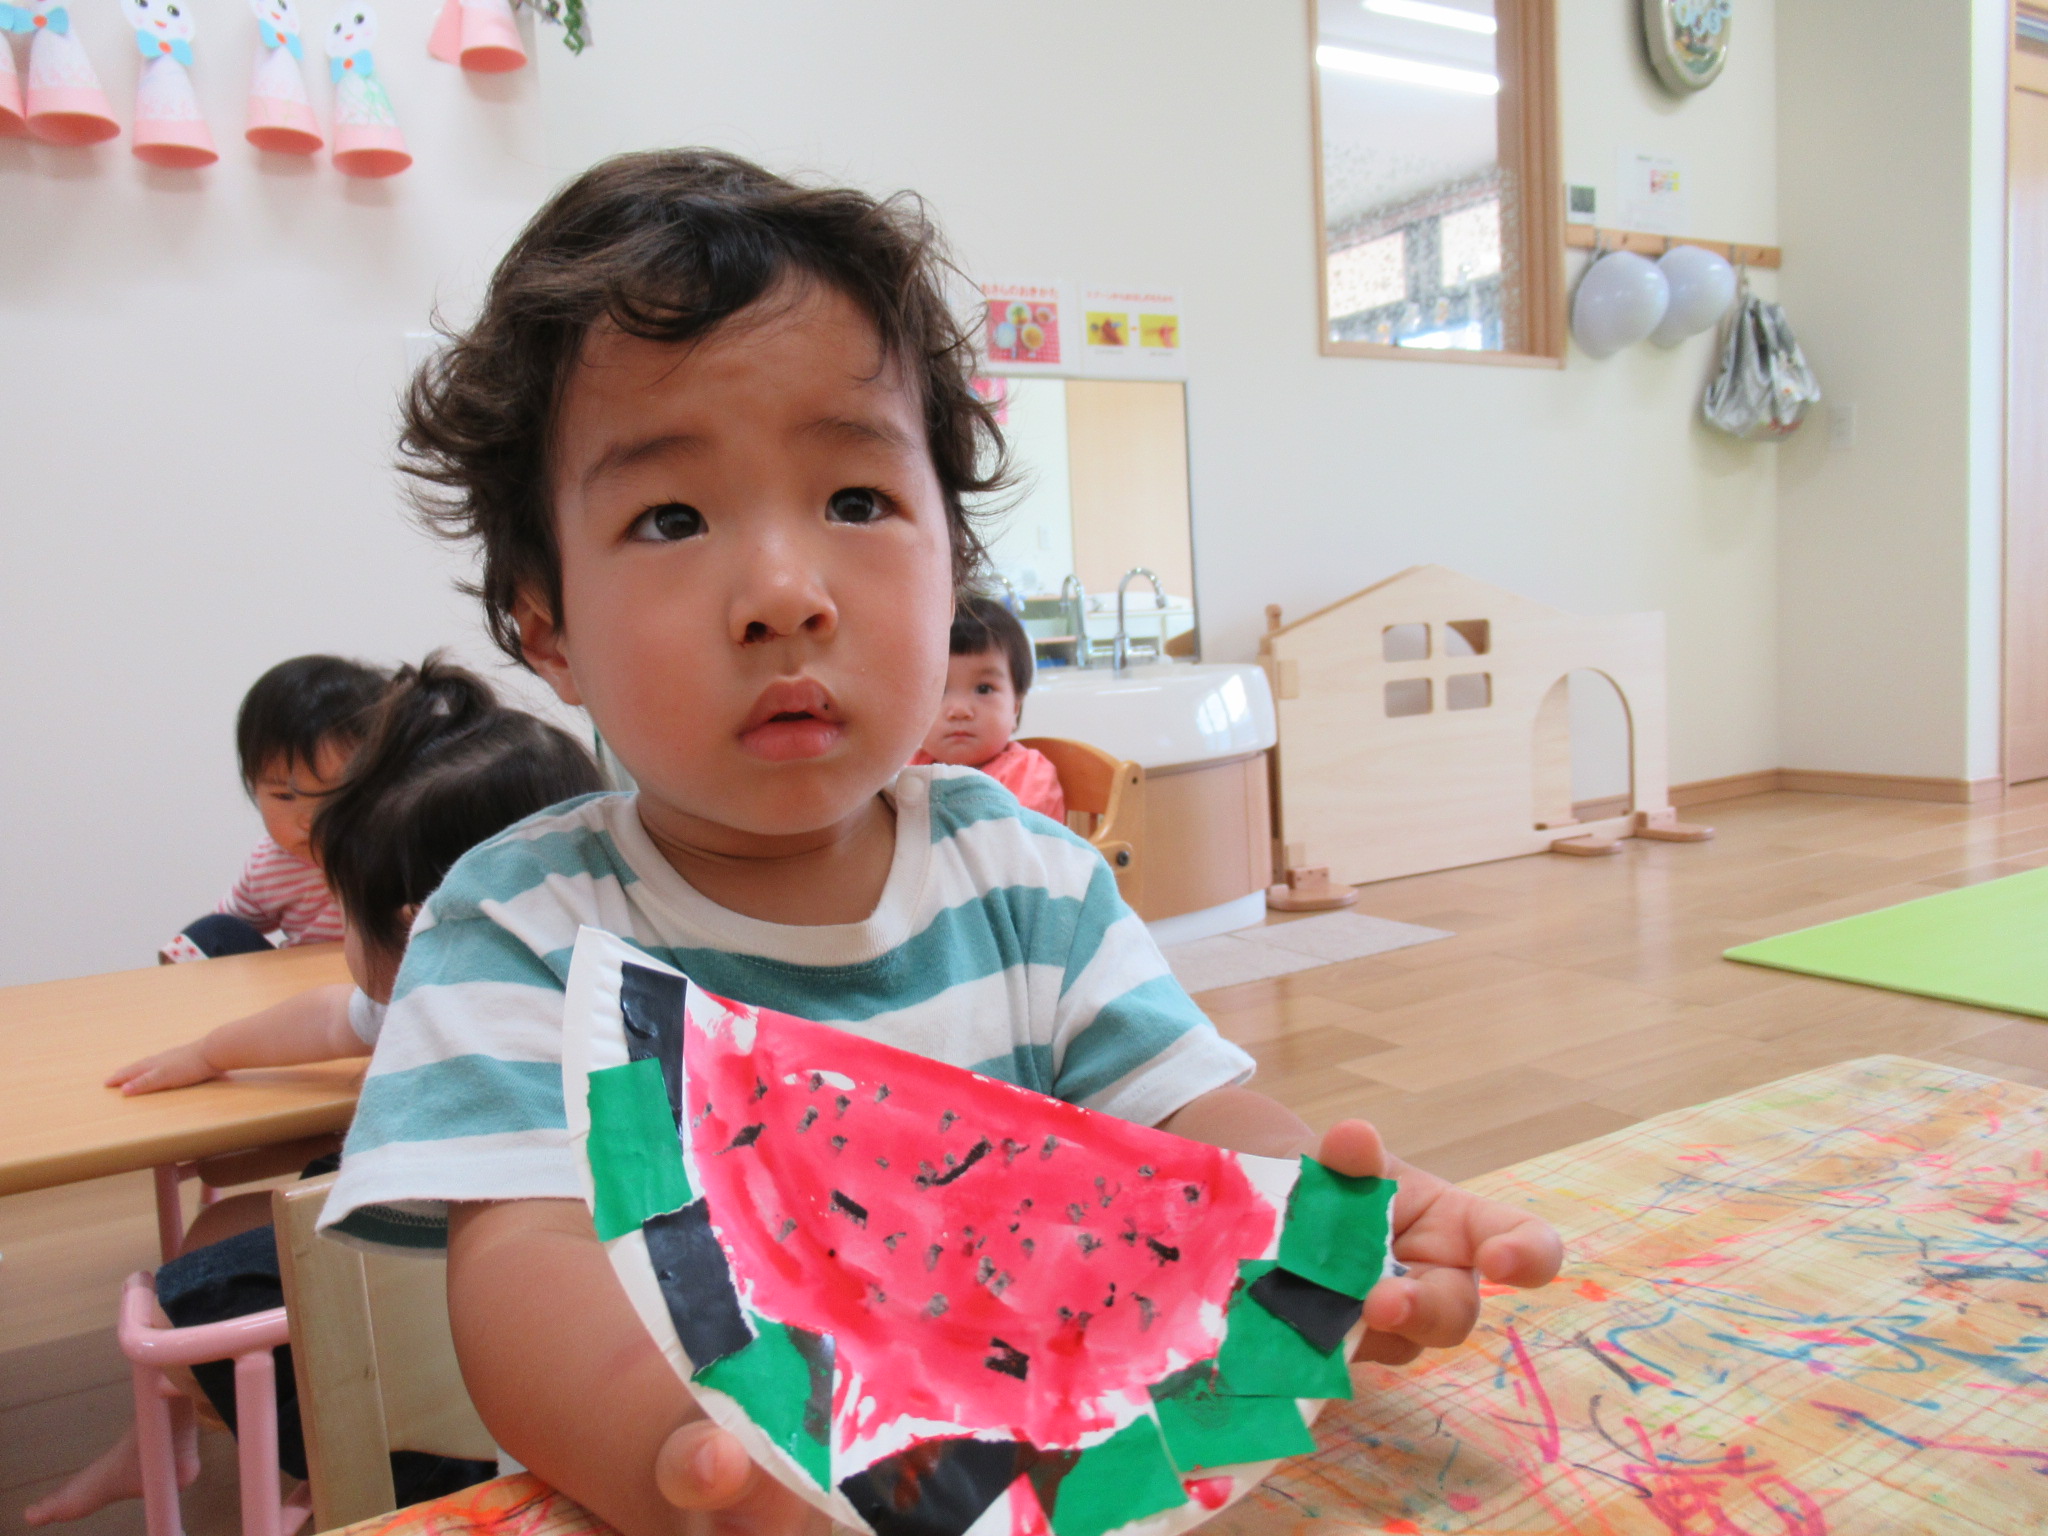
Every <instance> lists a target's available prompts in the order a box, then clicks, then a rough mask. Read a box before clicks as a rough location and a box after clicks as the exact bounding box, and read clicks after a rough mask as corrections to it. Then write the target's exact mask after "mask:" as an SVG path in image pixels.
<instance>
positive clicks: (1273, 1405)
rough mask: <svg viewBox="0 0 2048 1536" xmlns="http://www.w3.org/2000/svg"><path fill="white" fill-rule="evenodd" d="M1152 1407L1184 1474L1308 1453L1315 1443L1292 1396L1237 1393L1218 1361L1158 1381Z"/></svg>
mask: <svg viewBox="0 0 2048 1536" xmlns="http://www.w3.org/2000/svg"><path fill="white" fill-rule="evenodd" d="M1152 1406H1153V1409H1154V1411H1155V1412H1157V1413H1158V1415H1159V1428H1160V1430H1161V1432H1162V1433H1163V1434H1164V1435H1165V1436H1166V1449H1167V1450H1168V1451H1169V1452H1170V1453H1171V1454H1172V1456H1173V1460H1174V1464H1175V1465H1176V1466H1178V1467H1179V1468H1180V1469H1181V1471H1182V1472H1184V1473H1193V1472H1200V1471H1203V1470H1205V1469H1206V1468H1209V1467H1235V1466H1240V1465H1242V1464H1244V1463H1246V1462H1251V1461H1273V1460H1277V1459H1278V1458H1280V1457H1282V1456H1305V1455H1307V1454H1308V1453H1309V1452H1310V1451H1313V1450H1314V1449H1315V1448H1316V1442H1315V1437H1314V1436H1312V1435H1310V1434H1309V1432H1308V1425H1306V1424H1304V1423H1303V1422H1302V1418H1301V1410H1300V1409H1299V1408H1297V1407H1296V1406H1295V1404H1294V1399H1293V1398H1291V1397H1235V1396H1232V1395H1231V1393H1230V1392H1229V1390H1228V1389H1227V1387H1226V1386H1225V1384H1224V1383H1223V1381H1222V1380H1220V1379H1219V1377H1218V1375H1217V1371H1216V1362H1215V1361H1213V1360H1205V1361H1203V1362H1202V1363H1201V1364H1200V1365H1191V1366H1189V1367H1188V1368H1187V1369H1186V1370H1184V1371H1178V1372H1176V1373H1174V1374H1173V1375H1171V1376H1169V1377H1167V1378H1166V1379H1165V1380H1164V1381H1161V1382H1157V1383H1155V1384H1154V1385H1153V1387H1152Z"/></svg>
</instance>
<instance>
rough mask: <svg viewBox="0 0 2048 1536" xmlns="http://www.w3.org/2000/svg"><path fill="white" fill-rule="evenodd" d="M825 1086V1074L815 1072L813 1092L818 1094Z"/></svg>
mask: <svg viewBox="0 0 2048 1536" xmlns="http://www.w3.org/2000/svg"><path fill="white" fill-rule="evenodd" d="M824 1086H825V1074H824V1073H822V1072H813V1073H812V1074H811V1092H813V1093H816V1092H817V1091H818V1090H819V1089H820V1088H822V1087H824Z"/></svg>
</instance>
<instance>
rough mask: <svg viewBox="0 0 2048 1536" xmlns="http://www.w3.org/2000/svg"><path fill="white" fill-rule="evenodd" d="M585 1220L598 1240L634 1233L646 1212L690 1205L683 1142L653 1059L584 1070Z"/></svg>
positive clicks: (666, 1089) (659, 1068)
mask: <svg viewBox="0 0 2048 1536" xmlns="http://www.w3.org/2000/svg"><path fill="white" fill-rule="evenodd" d="M589 1102H590V1144H589V1154H590V1182H591V1183H592V1184H593V1185H595V1186H596V1189H597V1207H596V1209H595V1211H593V1212H592V1218H593V1220H594V1221H595V1222H596V1224H597V1235H598V1239H599V1240H600V1241H601V1242H610V1241H611V1240H612V1239H613V1238H615V1237H624V1236H625V1235H626V1234H627V1233H628V1232H638V1231H639V1230H640V1223H641V1222H643V1221H645V1220H646V1219H647V1218H648V1217H650V1216H660V1215H662V1214H664V1213H665V1212H668V1211H678V1210H681V1209H682V1208H683V1207H684V1206H686V1205H688V1204H689V1203H690V1177H689V1175H688V1174H686V1173H685V1172H683V1144H682V1142H681V1141H680V1140H678V1139H677V1136H676V1121H675V1116H674V1115H672V1114H670V1113H669V1107H668V1087H667V1085H666V1084H665V1083H663V1082H662V1080H661V1063H660V1062H658V1061H655V1060H654V1059H653V1058H652V1057H649V1058H648V1059H646V1060H644V1061H633V1062H628V1063H627V1064H626V1065H625V1066H623V1067H606V1068H604V1069H603V1070H602V1071H598V1072H593V1073H591V1074H590V1097H589Z"/></svg>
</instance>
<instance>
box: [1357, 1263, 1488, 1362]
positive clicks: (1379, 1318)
mask: <svg viewBox="0 0 2048 1536" xmlns="http://www.w3.org/2000/svg"><path fill="white" fill-rule="evenodd" d="M1478 1321H1479V1282H1478V1277H1477V1276H1475V1275H1474V1274H1473V1273H1472V1271H1471V1270H1469V1269H1459V1268H1457V1267H1456V1266H1454V1265H1423V1266H1419V1267H1418V1268H1416V1269H1415V1270H1413V1271H1411V1272H1410V1273H1409V1275H1408V1277H1407V1278H1406V1279H1400V1280H1382V1281H1381V1282H1380V1283H1379V1284H1378V1285H1376V1286H1374V1287H1373V1288H1372V1294H1371V1295H1369V1296H1367V1297H1366V1298H1365V1324H1366V1327H1367V1328H1369V1329H1371V1330H1372V1331H1373V1332H1375V1333H1389V1334H1397V1335H1399V1336H1400V1337H1401V1338H1404V1339H1407V1340H1409V1341H1410V1342H1412V1343H1415V1344H1420V1345H1421V1346H1423V1347H1424V1348H1425V1349H1448V1348H1450V1347H1451V1346H1452V1345H1453V1344H1462V1343H1463V1342H1464V1341H1465V1337H1466V1335H1467V1334H1469V1333H1471V1331H1472V1325H1473V1324H1474V1323H1476V1322H1478Z"/></svg>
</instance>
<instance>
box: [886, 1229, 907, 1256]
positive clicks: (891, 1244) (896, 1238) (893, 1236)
mask: <svg viewBox="0 0 2048 1536" xmlns="http://www.w3.org/2000/svg"><path fill="white" fill-rule="evenodd" d="M909 1235H910V1234H909V1233H908V1232H891V1233H890V1234H889V1235H888V1236H887V1237H885V1238H883V1239H882V1246H883V1247H884V1248H886V1249H888V1250H889V1251H890V1252H891V1253H894V1252H895V1251H896V1245H897V1244H898V1243H900V1242H902V1241H903V1239H904V1238H906V1237H908V1236H909Z"/></svg>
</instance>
